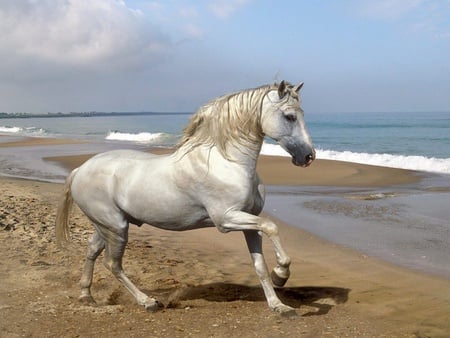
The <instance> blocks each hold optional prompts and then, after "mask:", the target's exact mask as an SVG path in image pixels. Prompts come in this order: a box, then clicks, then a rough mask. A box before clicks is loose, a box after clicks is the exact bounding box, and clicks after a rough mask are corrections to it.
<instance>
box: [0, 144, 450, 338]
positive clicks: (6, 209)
mask: <svg viewBox="0 0 450 338" xmlns="http://www.w3.org/2000/svg"><path fill="white" fill-rule="evenodd" d="M13 142H14V143H12V142H3V143H2V145H1V146H2V147H3V148H5V149H6V148H8V149H10V150H11V149H12V150H14V148H17V149H18V148H19V147H22V146H23V147H29V146H33V145H35V146H37V145H39V146H40V147H51V146H54V145H60V144H64V141H63V140H56V141H55V140H53V141H49V140H47V141H43V140H39V141H36V143H34V140H33V139H26V140H23V141H20V140H19V141H17V140H15V141H13ZM21 142H27V144H26V145H24V144H23V143H21ZM75 146H76V145H75ZM94 152H95V151H93V152H92V153H94ZM92 153H85V154H78V155H70V156H65V155H61V156H45V157H46V161H47V162H50V163H57V164H58V165H59V166H61V167H63V168H64V169H65V170H68V169H71V168H74V167H77V166H78V165H80V164H81V163H82V162H83V161H85V160H86V159H87V158H89V157H90V156H92ZM258 172H259V173H260V175H261V177H262V179H263V181H264V182H265V183H266V184H267V185H269V186H273V187H280V186H281V187H283V188H276V189H278V190H276V189H275V188H271V189H275V190H276V192H277V193H279V194H281V193H282V194H284V195H286V194H288V193H289V194H293V193H292V192H290V190H289V189H290V188H292V187H297V188H296V189H303V190H302V191H304V192H302V195H301V196H302V198H303V199H307V200H308V201H306V202H308V203H309V204H308V203H306V202H302V203H303V205H306V207H308V206H309V208H310V209H311V210H313V209H314V208H315V207H317V206H319V207H320V208H322V209H321V210H320V213H319V216H318V217H320V219H321V220H322V221H323V222H329V218H330V217H334V216H333V215H335V214H336V215H339V213H342V209H339V210H337V211H336V209H326V210H325V209H323V208H324V206H323V205H324V203H323V200H325V201H326V202H328V200H330V199H331V202H333V203H334V204H333V206H336V205H337V206H338V207H340V206H341V204H338V203H336V201H335V199H336V198H337V197H336V195H337V194H341V193H342V191H344V190H345V191H346V195H345V200H346V201H347V200H348V201H349V203H353V202H352V201H353V200H352V199H349V198H347V197H348V196H350V197H351V198H353V199H354V200H357V202H355V203H359V204H358V206H359V205H360V206H361V208H365V209H364V210H369V211H371V210H372V209H374V207H373V205H374V204H369V203H371V202H372V200H375V203H379V202H378V201H377V199H378V198H379V196H378V195H379V193H378V191H381V192H382V193H381V195H383V196H382V198H381V202H382V203H386V204H389V203H390V202H389V201H390V200H389V198H385V197H386V196H388V197H389V196H391V195H389V194H392V193H393V192H395V194H399V195H400V194H406V193H405V192H406V191H408V189H415V188H414V187H415V186H416V185H420V184H423V183H421V182H423V180H424V179H425V178H426V175H423V174H418V173H416V172H411V171H405V170H400V169H389V168H382V167H373V166H364V165H359V164H350V163H344V162H335V161H320V160H318V161H316V163H314V164H313V165H312V166H311V167H309V168H307V169H301V168H298V167H295V166H293V165H292V164H291V163H290V160H289V159H288V158H282V157H269V156H262V157H261V159H260V161H259V165H258ZM0 186H1V189H0V196H1V197H0V228H1V230H0V236H1V240H2V243H3V245H2V246H1V249H0V250H1V255H2V258H3V259H2V260H1V261H0V275H1V276H2V283H0V315H1V317H2V320H1V321H0V337H19V336H26V337H48V336H58V337H63V336H64V337H76V336H81V337H90V336H97V337H111V336H115V337H144V336H145V337H148V336H151V337H152V336H153V337H189V336H192V337H234V336H241V337H278V336H286V337H324V336H325V337H326V336H332V337H346V336H348V337H362V336H370V337H447V336H448V335H449V332H450V323H449V321H448V314H449V313H450V279H449V278H446V277H443V276H438V275H435V274H431V273H425V272H422V271H420V269H419V270H417V269H408V268H404V267H402V266H400V265H397V264H392V263H389V262H386V261H385V260H381V259H379V258H376V257H373V256H371V255H367V254H365V253H363V252H361V251H359V250H354V249H351V248H349V247H347V246H345V245H344V246H342V245H338V244H336V242H333V241H329V240H325V239H323V236H321V237H319V236H316V235H314V234H312V233H311V232H309V231H305V230H302V229H300V228H299V227H297V226H294V225H296V224H292V223H293V221H291V220H290V221H289V222H287V223H289V224H287V223H284V222H282V221H281V220H280V218H282V217H279V215H278V214H277V213H276V212H273V210H274V208H275V207H274V205H275V204H274V203H275V202H276V201H280V200H281V199H279V200H277V199H276V198H275V197H276V196H275V197H274V198H272V199H273V201H272V202H270V203H269V207H268V210H267V212H268V214H269V216H270V217H273V216H277V218H276V219H274V220H275V221H276V222H277V224H279V226H280V234H281V238H282V241H283V244H284V247H285V249H286V251H287V252H288V253H289V255H290V256H291V258H292V261H293V263H292V268H291V278H290V280H289V281H288V283H287V285H286V287H285V288H283V289H279V290H278V292H279V294H280V297H281V298H282V299H283V300H284V301H285V302H286V303H287V304H289V305H291V306H293V307H295V308H296V309H297V313H298V316H296V317H292V318H284V317H281V316H279V315H277V314H274V313H272V312H271V311H270V310H269V309H268V307H267V304H266V302H265V299H264V296H263V294H262V290H261V288H260V286H259V283H258V279H257V277H256V274H255V272H254V269H253V267H252V264H251V261H250V256H249V254H248V252H247V249H246V245H245V241H244V239H243V236H242V234H240V233H230V234H221V233H219V232H218V231H217V230H215V229H204V230H195V231H191V232H184V233H174V232H168V231H162V230H158V229H155V228H152V227H149V226H143V227H141V228H137V227H135V226H132V227H131V228H130V229H131V230H130V241H129V244H128V249H127V251H126V253H125V257H124V268H125V270H126V271H127V273H128V274H129V276H130V278H131V279H132V280H133V281H135V282H136V284H137V285H138V286H140V287H141V288H142V289H143V290H144V291H145V292H147V293H148V294H151V295H155V296H158V297H159V298H160V299H161V300H162V302H163V303H164V304H165V305H166V308H165V309H164V310H163V311H161V312H157V313H153V314H150V313H147V312H145V310H144V309H143V308H141V307H139V306H138V305H137V304H136V303H135V301H134V299H133V298H132V297H131V296H130V295H129V294H128V292H127V291H126V290H125V289H124V288H123V287H122V286H121V285H120V284H119V282H117V281H116V280H115V279H114V277H113V276H112V275H111V274H110V272H109V271H107V270H106V269H105V268H104V267H103V266H102V264H101V260H98V263H97V265H96V270H95V274H94V284H93V295H94V297H95V298H96V299H97V301H98V303H99V306H97V307H88V306H84V305H82V304H79V303H78V300H77V298H78V295H79V288H78V281H79V278H80V274H81V268H82V264H83V261H84V253H85V248H86V241H87V239H88V237H89V235H90V233H91V232H92V227H91V226H90V224H89V222H88V220H87V219H86V218H85V217H84V216H83V215H82V213H81V212H80V211H79V210H78V209H75V210H74V211H73V214H72V217H71V231H72V240H73V243H72V245H71V247H70V248H68V249H66V250H63V249H58V248H57V247H56V245H55V236H54V216H55V212H56V206H57V204H58V200H59V195H60V193H61V188H62V185H61V184H60V183H46V182H38V181H33V180H22V179H15V178H8V177H1V176H0ZM373 187H377V188H379V189H378V190H371V188H373ZM271 189H268V190H269V192H270V191H271ZM314 189H318V190H314ZM335 189H338V190H335ZM339 189H340V190H339ZM343 189H344V190H343ZM447 189H448V187H444V189H443V192H442V193H444V194H446V193H447V192H448V190H447ZM430 190H431V189H430ZM317 191H318V192H317ZM329 191H333V192H332V193H331V195H330V193H329ZM336 191H337V193H336ZM348 191H349V192H348ZM372 191H376V192H377V194H372ZM433 193H436V194H438V193H441V192H433ZM318 194H320V196H319V195H318ZM324 194H326V195H324ZM270 196H271V195H270V193H269V197H270ZM317 196H319V197H317ZM420 196H421V195H420ZM445 196H447V195H445ZM339 198H340V197H339ZM438 200H439V198H438ZM302 201H303V200H302ZM339 201H341V200H339ZM313 202H314V203H315V204H314V203H313ZM319 202H320V203H319ZM305 203H306V204H305ZM327 205H330V203H328V204H327ZM345 205H348V204H345ZM352 205H353V204H352ZM375 205H377V204H375ZM279 208H281V207H277V210H278V209H279ZM371 208H372V209H371ZM380 208H381V209H380V210H387V209H383V208H385V206H384V205H381V206H380ZM441 209H444V210H445V206H442V207H441ZM324 210H325V211H326V212H327V213H328V214H330V212H332V215H331V216H330V215H328V216H326V215H325V216H321V215H322V214H323V212H324ZM330 210H331V211H330ZM374 210H375V211H376V212H374V213H373V214H374V215H375V216H376V217H378V218H374V219H375V220H377V219H380V222H383V217H381V216H379V215H378V213H377V212H378V211H377V210H378V209H374ZM389 210H390V209H389ZM278 212H280V211H279V210H278ZM285 213H286V212H285V211H283V214H285ZM371 215H372V214H371ZM366 216H367V215H364V217H366ZM375 216H374V217H375ZM444 216H445V215H444ZM346 217H349V218H353V219H354V220H355V221H358V220H359V218H358V217H359V216H358V215H356V216H355V214H354V213H350V214H349V215H346ZM366 218H367V217H366ZM334 219H335V222H337V223H338V224H339V222H342V218H339V217H334ZM364 222H366V219H365V218H364ZM371 222H374V221H373V220H371ZM385 236H389V234H388V235H385ZM265 257H266V260H267V263H268V265H269V267H272V266H273V265H274V262H275V259H274V251H273V248H272V246H271V244H270V243H269V242H268V241H265Z"/></svg>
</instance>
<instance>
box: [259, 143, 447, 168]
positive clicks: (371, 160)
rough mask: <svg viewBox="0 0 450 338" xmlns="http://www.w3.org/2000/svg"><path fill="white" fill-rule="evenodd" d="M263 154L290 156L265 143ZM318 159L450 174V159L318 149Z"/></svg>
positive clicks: (274, 145)
mask: <svg viewBox="0 0 450 338" xmlns="http://www.w3.org/2000/svg"><path fill="white" fill-rule="evenodd" d="M261 154H264V155H273V156H290V155H289V154H288V153H287V152H286V151H285V150H284V149H282V148H281V147H280V146H279V145H276V144H270V143H264V144H263V147H262V150H261ZM316 157H317V158H318V159H324V160H335V161H344V162H353V163H361V164H369V165H376V166H382V167H390V168H399V169H408V170H418V171H427V172H434V173H443V174H450V158H434V157H431V158H430V157H425V156H406V155H391V154H369V153H357V152H352V151H335V150H327V149H316Z"/></svg>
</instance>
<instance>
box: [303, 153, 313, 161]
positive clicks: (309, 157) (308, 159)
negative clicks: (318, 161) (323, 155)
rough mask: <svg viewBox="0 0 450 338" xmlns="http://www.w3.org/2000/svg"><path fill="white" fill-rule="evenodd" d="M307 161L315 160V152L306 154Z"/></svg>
mask: <svg viewBox="0 0 450 338" xmlns="http://www.w3.org/2000/svg"><path fill="white" fill-rule="evenodd" d="M305 160H306V163H309V162H312V161H313V160H314V155H313V154H308V155H306V156H305Z"/></svg>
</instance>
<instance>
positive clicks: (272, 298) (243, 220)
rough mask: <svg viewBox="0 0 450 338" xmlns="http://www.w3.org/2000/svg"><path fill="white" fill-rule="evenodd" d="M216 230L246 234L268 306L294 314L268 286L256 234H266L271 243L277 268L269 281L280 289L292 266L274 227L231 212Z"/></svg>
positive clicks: (259, 241) (252, 217) (247, 215)
mask: <svg viewBox="0 0 450 338" xmlns="http://www.w3.org/2000/svg"><path fill="white" fill-rule="evenodd" d="M217 227H218V229H219V230H220V231H222V232H228V231H237V230H241V231H245V238H246V240H247V245H248V247H249V250H250V254H251V255H252V259H253V262H254V265H255V269H256V273H257V274H258V277H259V279H260V282H261V285H262V287H263V289H264V293H265V295H266V298H267V302H268V303H269V307H270V308H271V309H272V310H274V311H277V312H288V311H289V312H290V311H293V309H292V308H291V307H289V306H287V305H284V304H283V303H282V302H281V301H280V300H279V299H278V297H277V296H276V294H275V291H274V289H273V286H272V284H270V281H269V274H268V271H267V266H266V263H265V261H264V256H263V254H262V244H261V235H260V234H259V233H258V232H259V231H261V232H262V233H264V234H266V235H267V236H268V237H269V238H270V239H271V241H272V243H273V244H274V247H275V252H276V258H277V266H276V267H275V268H274V269H273V271H272V275H271V277H272V282H273V283H274V284H275V285H276V286H283V285H284V284H285V283H286V281H287V279H288V278H289V275H290V272H289V265H290V264H291V259H290V258H289V256H287V254H286V252H285V251H284V249H283V247H282V246H281V243H280V238H279V235H278V227H277V225H276V224H275V223H273V222H272V221H271V220H269V219H267V218H264V217H259V216H255V215H251V214H248V213H246V212H243V211H235V210H230V211H228V212H226V213H225V215H224V216H223V221H222V222H221V223H220V224H219V225H217ZM250 230H251V231H250Z"/></svg>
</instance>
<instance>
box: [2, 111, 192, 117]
mask: <svg viewBox="0 0 450 338" xmlns="http://www.w3.org/2000/svg"><path fill="white" fill-rule="evenodd" d="M187 114H192V113H190V112H182V113H180V112H97V111H89V112H70V113H62V112H58V113H36V114H34V113H0V119H27V118H55V117H94V116H135V115H187Z"/></svg>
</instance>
